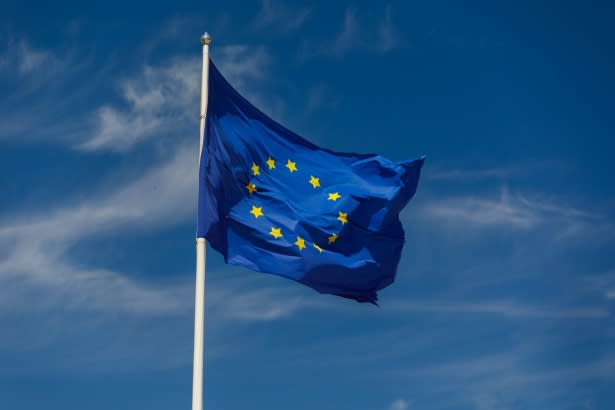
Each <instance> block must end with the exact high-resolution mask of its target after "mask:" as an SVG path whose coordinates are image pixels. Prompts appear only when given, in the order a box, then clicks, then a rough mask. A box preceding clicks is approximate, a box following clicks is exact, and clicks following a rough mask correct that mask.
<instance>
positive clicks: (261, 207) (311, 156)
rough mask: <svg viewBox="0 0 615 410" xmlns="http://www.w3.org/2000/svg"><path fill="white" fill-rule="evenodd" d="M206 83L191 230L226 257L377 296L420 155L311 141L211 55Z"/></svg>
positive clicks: (321, 287)
mask: <svg viewBox="0 0 615 410" xmlns="http://www.w3.org/2000/svg"><path fill="white" fill-rule="evenodd" d="M208 85H209V94H208V105H207V121H206V137H205V141H204V146H203V151H202V155H201V161H200V170H199V202H198V222H197V236H198V237H204V238H206V239H207V240H208V241H209V243H210V245H211V246H212V247H213V248H214V249H216V250H217V251H218V252H220V253H221V254H222V255H223V256H224V259H225V261H226V262H227V263H230V264H234V265H240V266H244V267H247V268H250V269H253V270H255V271H260V272H265V273H270V274H275V275H279V276H284V277H287V278H290V279H293V280H295V281H298V282H300V283H303V284H304V285H307V286H310V287H311V288H313V289H315V290H317V291H318V292H321V293H329V294H334V295H339V296H343V297H346V298H351V299H355V300H357V301H359V302H372V303H376V301H377V294H376V292H377V291H378V290H380V289H382V288H384V287H386V286H387V285H389V284H391V283H392V282H393V281H394V279H395V273H396V270H397V266H398V263H399V260H400V255H401V251H402V247H403V245H404V231H403V228H402V225H401V223H400V221H399V212H400V211H401V210H402V208H403V207H404V206H405V205H406V204H407V202H408V201H409V200H410V199H411V198H412V196H413V195H414V193H415V191H416V188H417V183H418V179H419V174H420V170H421V166H422V165H423V158H417V159H414V160H410V161H404V162H393V161H390V160H388V159H386V158H383V157H382V156H379V155H365V154H352V153H339V152H333V151H330V150H328V149H325V148H321V147H318V146H316V145H314V144H312V143H310V142H308V141H306V140H305V139H303V138H301V137H300V136H298V135H297V134H295V133H293V132H292V131H289V130H288V129H286V128H284V127H283V126H281V125H280V124H278V123H276V122H275V121H273V120H272V119H270V118H268V117H267V116H266V115H265V114H263V113H262V112H261V111H259V110H258V109H257V108H256V107H254V106H253V105H251V104H250V103H249V102H248V101H247V100H246V99H245V98H243V97H242V96H241V95H240V94H239V93H238V92H237V91H235V89H233V87H232V86H231V85H230V84H229V83H228V82H227V81H226V80H225V79H224V77H223V76H222V74H221V73H220V72H219V71H218V69H217V68H216V66H215V65H214V64H213V63H212V62H211V61H210V63H209V82H208ZM374 138H377V136H376V135H375V136H374Z"/></svg>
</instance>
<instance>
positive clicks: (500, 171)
mask: <svg viewBox="0 0 615 410" xmlns="http://www.w3.org/2000/svg"><path fill="white" fill-rule="evenodd" d="M520 171H521V170H520V169H517V168H513V167H500V168H485V169H444V168H434V167H431V168H430V170H429V172H426V173H425V174H424V175H421V178H423V177H425V178H429V179H436V180H451V181H458V180H468V179H486V178H508V177H511V176H513V175H515V174H517V173H519V172H520Z"/></svg>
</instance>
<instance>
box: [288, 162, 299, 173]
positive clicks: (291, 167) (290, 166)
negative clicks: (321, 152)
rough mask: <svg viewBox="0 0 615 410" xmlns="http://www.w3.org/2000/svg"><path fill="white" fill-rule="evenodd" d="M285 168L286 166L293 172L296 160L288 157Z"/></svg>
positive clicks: (295, 168) (295, 167)
mask: <svg viewBox="0 0 615 410" xmlns="http://www.w3.org/2000/svg"><path fill="white" fill-rule="evenodd" d="M286 168H288V170H289V171H290V172H291V173H293V172H297V163H296V162H292V161H291V160H290V159H289V160H288V162H286Z"/></svg>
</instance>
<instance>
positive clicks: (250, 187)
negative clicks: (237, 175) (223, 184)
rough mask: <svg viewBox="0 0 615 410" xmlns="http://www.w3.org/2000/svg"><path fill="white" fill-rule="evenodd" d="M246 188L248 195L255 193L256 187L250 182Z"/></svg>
mask: <svg viewBox="0 0 615 410" xmlns="http://www.w3.org/2000/svg"><path fill="white" fill-rule="evenodd" d="M246 188H247V189H248V192H249V193H250V195H252V194H253V193H255V192H256V185H254V184H253V183H252V182H250V183H249V184H248V185H246Z"/></svg>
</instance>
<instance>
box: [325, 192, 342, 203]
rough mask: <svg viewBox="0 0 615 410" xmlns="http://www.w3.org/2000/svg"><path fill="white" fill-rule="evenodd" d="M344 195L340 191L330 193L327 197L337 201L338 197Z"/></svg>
mask: <svg viewBox="0 0 615 410" xmlns="http://www.w3.org/2000/svg"><path fill="white" fill-rule="evenodd" d="M341 197H342V196H341V195H340V193H339V192H333V193H332V194H329V198H327V199H328V200H329V201H333V202H335V201H337V200H338V199H340V198H341Z"/></svg>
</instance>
